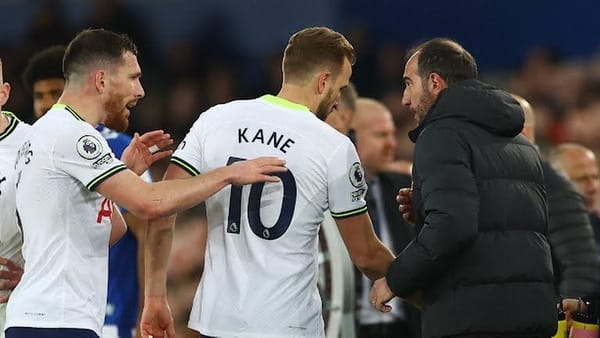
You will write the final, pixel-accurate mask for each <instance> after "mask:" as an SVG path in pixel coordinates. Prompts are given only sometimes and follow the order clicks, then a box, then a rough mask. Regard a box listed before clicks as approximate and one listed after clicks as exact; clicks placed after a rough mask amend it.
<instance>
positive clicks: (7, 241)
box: [0, 111, 30, 337]
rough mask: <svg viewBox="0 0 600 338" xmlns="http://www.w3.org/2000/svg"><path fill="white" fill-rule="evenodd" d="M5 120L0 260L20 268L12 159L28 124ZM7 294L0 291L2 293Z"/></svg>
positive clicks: (0, 138) (0, 309) (2, 310)
mask: <svg viewBox="0 0 600 338" xmlns="http://www.w3.org/2000/svg"><path fill="white" fill-rule="evenodd" d="M0 118H7V119H8V121H9V123H8V127H7V128H6V129H5V130H4V131H2V132H0V257H3V258H7V259H10V260H11V261H13V262H15V263H17V264H19V265H21V266H23V256H21V245H22V243H23V241H22V239H21V231H20V230H19V226H18V225H17V214H16V211H15V210H16V205H15V181H16V175H15V160H16V158H17V151H18V150H19V148H20V147H21V144H23V141H25V138H26V137H27V133H28V131H29V128H30V125H28V124H27V123H24V122H22V121H19V119H18V118H17V117H16V116H15V115H13V114H12V113H10V112H6V111H4V112H2V113H0ZM6 292H7V291H0V293H1V294H5V293H6ZM5 315H6V303H3V304H0V329H1V330H2V332H0V337H4V320H5Z"/></svg>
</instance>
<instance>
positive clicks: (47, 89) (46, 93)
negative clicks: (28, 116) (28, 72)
mask: <svg viewBox="0 0 600 338" xmlns="http://www.w3.org/2000/svg"><path fill="white" fill-rule="evenodd" d="M64 88H65V80H64V79H62V78H56V79H43V80H37V81H35V82H34V83H33V114H34V115H35V119H36V120H37V119H39V118H40V117H42V115H44V114H46V113H47V112H48V110H50V108H52V105H53V104H55V103H56V101H58V99H59V98H60V95H61V94H62V92H63V89H64Z"/></svg>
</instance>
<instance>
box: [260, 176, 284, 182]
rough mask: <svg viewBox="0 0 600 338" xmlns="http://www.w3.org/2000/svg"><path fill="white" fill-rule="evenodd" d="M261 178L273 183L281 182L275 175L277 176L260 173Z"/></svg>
mask: <svg viewBox="0 0 600 338" xmlns="http://www.w3.org/2000/svg"><path fill="white" fill-rule="evenodd" d="M261 178H262V179H263V180H264V181H265V182H273V183H277V182H281V179H280V178H279V177H277V176H271V175H262V176H261Z"/></svg>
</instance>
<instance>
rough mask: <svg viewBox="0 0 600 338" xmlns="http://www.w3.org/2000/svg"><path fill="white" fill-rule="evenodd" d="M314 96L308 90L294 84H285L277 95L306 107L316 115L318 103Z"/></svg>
mask: <svg viewBox="0 0 600 338" xmlns="http://www.w3.org/2000/svg"><path fill="white" fill-rule="evenodd" d="M313 96H314V95H312V94H311V93H309V92H307V90H306V88H304V87H299V86H296V85H292V84H284V85H283V86H282V87H281V90H280V91H279V93H278V94H277V97H280V98H282V99H286V100H288V101H291V102H294V103H297V104H301V105H303V106H306V107H308V109H310V111H311V112H313V113H314V112H315V111H316V109H317V102H316V100H315V98H314V97H313Z"/></svg>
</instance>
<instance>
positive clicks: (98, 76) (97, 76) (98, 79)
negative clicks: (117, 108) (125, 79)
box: [94, 70, 106, 94]
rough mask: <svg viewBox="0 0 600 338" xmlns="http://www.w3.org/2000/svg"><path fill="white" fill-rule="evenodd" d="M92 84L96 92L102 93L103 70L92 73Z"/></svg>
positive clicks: (104, 78) (104, 76) (104, 74)
mask: <svg viewBox="0 0 600 338" xmlns="http://www.w3.org/2000/svg"><path fill="white" fill-rule="evenodd" d="M94 85H95V86H96V91H98V93H100V94H102V93H104V90H105V89H106V73H105V72H104V71H103V70H98V71H96V72H95V73H94Z"/></svg>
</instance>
